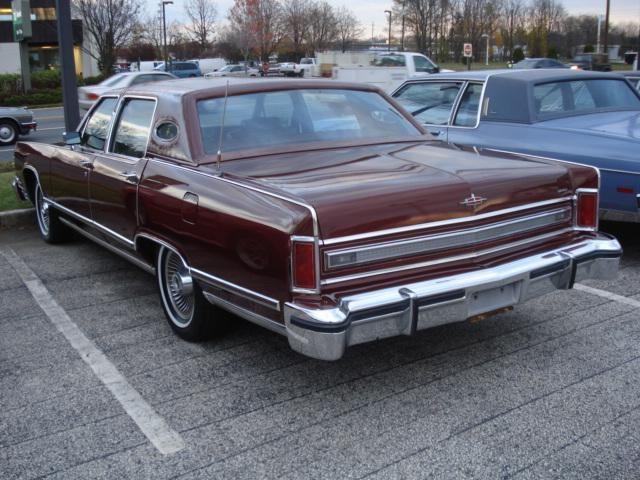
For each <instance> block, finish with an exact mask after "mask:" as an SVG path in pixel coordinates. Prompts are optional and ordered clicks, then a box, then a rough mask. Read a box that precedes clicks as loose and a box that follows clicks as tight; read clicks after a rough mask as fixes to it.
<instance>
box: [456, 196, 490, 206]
mask: <svg viewBox="0 0 640 480" xmlns="http://www.w3.org/2000/svg"><path fill="white" fill-rule="evenodd" d="M486 201H487V199H486V198H484V197H476V194H475V193H472V194H471V196H470V197H467V198H465V199H464V201H462V202H460V205H464V206H465V207H472V208H476V207H479V206H480V205H482V204H483V203H484V202H486Z"/></svg>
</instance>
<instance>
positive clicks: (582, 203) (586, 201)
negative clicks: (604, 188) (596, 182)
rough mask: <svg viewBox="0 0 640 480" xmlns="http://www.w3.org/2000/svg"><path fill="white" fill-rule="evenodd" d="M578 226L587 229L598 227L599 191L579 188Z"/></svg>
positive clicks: (577, 193)
mask: <svg viewBox="0 0 640 480" xmlns="http://www.w3.org/2000/svg"><path fill="white" fill-rule="evenodd" d="M576 195H577V197H578V200H577V206H576V227H578V228H582V229H586V230H597V229H598V191H597V190H578V191H577V192H576Z"/></svg>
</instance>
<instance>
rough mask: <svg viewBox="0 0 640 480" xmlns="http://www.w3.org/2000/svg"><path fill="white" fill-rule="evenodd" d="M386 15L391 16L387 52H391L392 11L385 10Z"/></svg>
mask: <svg viewBox="0 0 640 480" xmlns="http://www.w3.org/2000/svg"><path fill="white" fill-rule="evenodd" d="M384 13H386V14H387V15H389V43H388V44H387V47H388V48H387V50H388V51H389V52H390V51H391V10H385V11H384Z"/></svg>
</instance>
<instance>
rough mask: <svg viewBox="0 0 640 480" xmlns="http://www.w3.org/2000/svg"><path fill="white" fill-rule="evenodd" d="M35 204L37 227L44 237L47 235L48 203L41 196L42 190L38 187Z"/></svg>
mask: <svg viewBox="0 0 640 480" xmlns="http://www.w3.org/2000/svg"><path fill="white" fill-rule="evenodd" d="M36 203H37V209H38V225H39V226H40V230H42V233H43V234H44V235H47V234H48V233H49V202H47V201H46V200H45V199H44V198H43V196H42V189H41V188H40V185H38V192H37V193H36Z"/></svg>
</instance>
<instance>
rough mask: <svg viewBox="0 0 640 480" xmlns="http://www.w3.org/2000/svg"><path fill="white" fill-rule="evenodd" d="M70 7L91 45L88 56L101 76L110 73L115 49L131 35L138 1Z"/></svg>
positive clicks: (94, 0) (100, 0)
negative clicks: (92, 58)
mask: <svg viewBox="0 0 640 480" xmlns="http://www.w3.org/2000/svg"><path fill="white" fill-rule="evenodd" d="M73 6H74V10H75V12H76V14H77V15H78V16H79V17H80V18H82V22H83V25H84V29H85V32H87V33H88V34H89V37H90V39H91V43H92V44H93V45H92V47H93V48H91V49H90V51H89V54H90V55H91V56H92V57H94V58H95V59H96V60H97V61H98V66H99V68H100V71H101V72H102V74H104V75H108V74H111V72H112V71H113V65H114V64H115V62H116V58H117V52H118V49H119V48H121V47H123V46H125V45H126V44H127V43H128V42H129V41H130V40H131V38H132V35H133V33H134V32H135V27H136V25H137V24H138V18H139V14H140V0H74V2H73Z"/></svg>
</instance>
